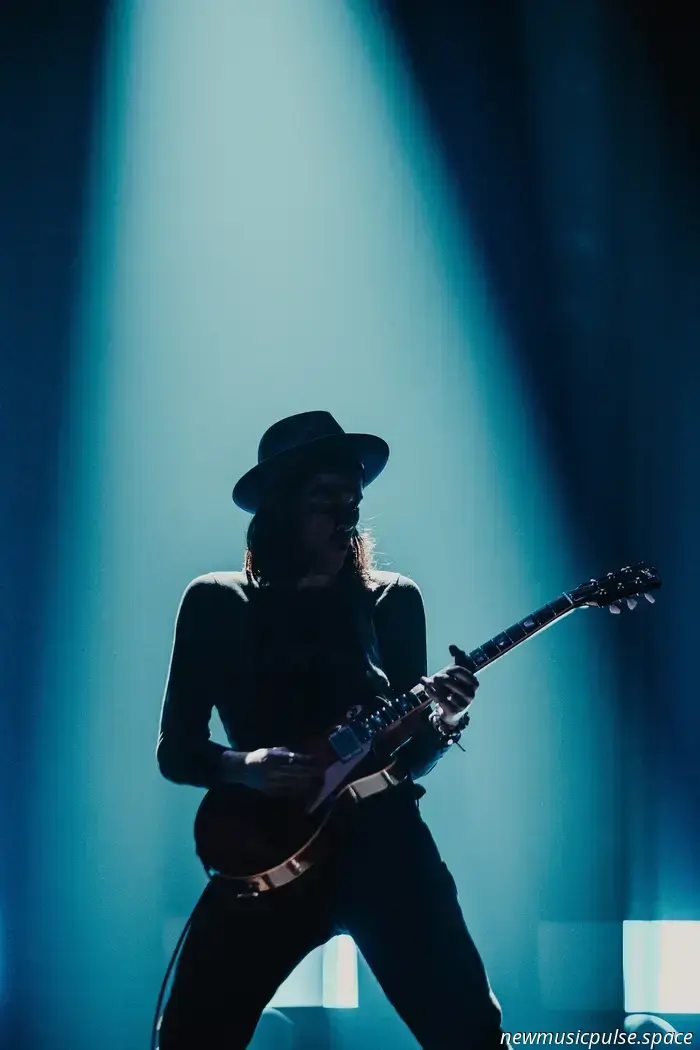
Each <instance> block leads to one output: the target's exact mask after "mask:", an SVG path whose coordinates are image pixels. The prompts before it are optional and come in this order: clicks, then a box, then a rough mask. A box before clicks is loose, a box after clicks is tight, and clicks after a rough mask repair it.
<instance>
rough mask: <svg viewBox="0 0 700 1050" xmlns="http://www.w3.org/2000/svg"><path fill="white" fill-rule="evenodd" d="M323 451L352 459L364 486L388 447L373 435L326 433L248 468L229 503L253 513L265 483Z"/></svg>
mask: <svg viewBox="0 0 700 1050" xmlns="http://www.w3.org/2000/svg"><path fill="white" fill-rule="evenodd" d="M324 454H328V455H329V456H331V455H334V454H342V455H346V456H351V457H352V458H353V459H356V460H357V461H358V463H360V464H361V465H362V469H363V471H364V485H365V487H367V485H370V484H371V483H372V482H373V481H374V480H375V478H377V477H378V476H379V475H380V474H381V472H382V471H383V470H384V467H385V466H386V464H387V460H388V459H389V446H388V445H387V443H386V441H384V439H383V438H380V437H376V436H375V435H374V434H330V435H327V436H325V437H320V438H315V439H314V440H313V441H308V442H306V443H305V444H304V445H298V446H297V447H295V448H290V449H286V450H285V451H284V452H278V453H277V455H275V456H270V458H269V459H267V460H265V462H264V463H258V464H257V466H255V467H253V468H252V469H251V470H249V471H248V472H247V473H246V474H244V475H243V477H242V478H240V479H239V480H238V481H237V482H236V485H235V486H234V489H233V502H234V503H235V504H236V506H237V507H240V508H241V510H245V511H247V512H248V513H249V514H255V512H256V510H257V509H258V507H259V506H260V501H261V499H262V496H263V493H264V491H265V487H266V484H267V482H269V481H270V480H271V479H272V478H274V477H278V476H279V474H280V473H283V472H284V470H285V469H287V468H290V467H292V466H293V465H295V464H297V463H303V462H304V460H306V459H309V458H311V457H313V458H314V459H316V458H317V457H318V456H323V455H324Z"/></svg>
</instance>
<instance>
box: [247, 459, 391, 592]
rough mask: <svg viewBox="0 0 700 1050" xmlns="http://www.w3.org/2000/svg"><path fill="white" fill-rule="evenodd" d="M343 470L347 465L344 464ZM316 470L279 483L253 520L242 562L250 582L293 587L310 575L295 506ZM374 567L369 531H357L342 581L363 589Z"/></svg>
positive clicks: (308, 466) (308, 469)
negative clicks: (301, 546) (307, 481)
mask: <svg viewBox="0 0 700 1050" xmlns="http://www.w3.org/2000/svg"><path fill="white" fill-rule="evenodd" d="M324 465H325V464H324ZM340 466H347V464H346V463H344V462H341V463H340ZM317 469H318V465H312V464H309V463H307V464H306V465H305V467H303V468H300V469H299V470H297V471H295V472H294V473H290V474H289V475H288V476H287V477H286V478H284V479H281V480H279V481H278V482H277V483H276V484H275V486H274V489H272V490H271V491H270V492H269V493H268V494H267V495H266V498H265V500H264V502H263V503H262V504H261V506H260V507H259V509H258V510H257V511H256V513H255V514H254V515H253V517H252V518H251V520H250V524H249V525H248V530H247V533H246V552H245V557H244V560H243V569H244V572H245V574H246V576H247V577H248V580H249V581H250V582H255V583H257V584H258V585H260V586H269V585H271V584H277V585H279V584H281V585H285V584H291V583H293V582H294V581H296V580H298V579H299V578H300V577H301V576H303V575H304V573H305V572H306V571H307V567H306V565H305V563H304V560H303V558H302V552H301V549H300V545H299V541H298V538H297V526H296V522H295V521H294V519H293V506H294V497H295V495H296V493H297V492H298V490H299V487H300V486H301V485H302V484H303V483H304V481H305V480H306V479H307V478H308V477H309V476H310V475H311V474H312V473H314V471H315V470H317ZM374 567H375V564H374V537H373V536H372V535H371V533H370V532H369V531H368V530H367V529H366V528H360V527H357V528H355V530H354V531H353V534H352V537H351V540H350V547H349V549H348V553H347V555H346V558H345V561H344V563H343V567H342V569H341V570H340V573H339V577H342V578H343V579H346V580H348V581H350V580H354V581H356V582H359V583H361V584H363V585H364V584H366V583H367V582H368V580H369V576H370V573H371V572H372V570H373V569H374Z"/></svg>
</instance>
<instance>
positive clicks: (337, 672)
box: [157, 412, 501, 1050]
mask: <svg viewBox="0 0 700 1050" xmlns="http://www.w3.org/2000/svg"><path fill="white" fill-rule="evenodd" d="M388 456H389V449H388V446H387V444H386V442H384V441H383V440H382V439H381V438H379V437H375V436H373V435H366V434H351V433H346V432H345V431H343V429H342V428H341V427H340V426H339V424H338V423H337V422H336V421H335V419H334V418H333V417H332V416H331V415H330V414H329V413H327V412H306V413H302V414H299V415H296V416H291V417H288V418H286V419H283V420H280V421H279V422H278V423H275V424H274V425H273V426H272V427H270V428H269V430H267V431H266V433H265V434H264V435H263V438H262V440H261V441H260V445H259V449H258V463H257V465H256V466H254V467H253V468H252V469H251V470H249V471H248V472H247V473H246V474H244V475H243V477H242V478H241V479H240V480H239V481H238V483H237V484H236V486H235V488H234V490H233V499H234V502H235V503H236V504H237V505H238V506H239V507H241V508H242V509H244V510H245V511H247V512H248V513H250V514H252V519H251V521H250V525H249V528H248V532H247V549H246V554H245V561H244V566H243V569H242V570H241V571H240V572H235V571H225V572H223V571H222V572H210V573H206V574H204V575H202V576H199V577H198V578H197V579H195V580H193V581H192V582H191V583H190V584H189V585H188V587H187V588H186V590H185V593H184V595H183V598H182V601H181V603H180V607H179V610H178V614H177V623H176V628H175V637H174V643H173V649H172V655H171V660H170V668H169V672H168V678H167V685H166V689H165V695H164V699H163V706H162V712H161V719H160V729H159V737H158V746H157V759H158V763H159V766H160V770H161V772H162V774H163V775H164V776H165V777H166V778H168V779H169V780H171V781H174V782H175V783H177V784H190V785H194V786H197V787H202V788H207V789H220V788H221V787H222V786H225V785H231V786H233V785H238V786H239V787H240V786H242V787H244V788H245V789H247V790H248V792H251V793H256V794H255V797H258V798H260V797H263V798H266V799H273V800H276V799H279V800H284V804H289V805H291V806H298V807H302V806H303V805H304V804H305V800H307V799H308V798H310V797H311V795H312V794H313V792H315V791H318V787H319V784H320V782H321V776H322V770H321V769H320V768H319V765H318V761H317V760H316V759H315V758H314V757H313V755H312V754H308V753H307V752H306V751H305V749H304V744H305V741H308V740H309V739H311V738H313V737H314V735H316V736H318V734H320V733H324V732H328V730H329V728H330V727H332V726H334V725H336V724H338V723H340V722H342V721H343V720H344V719H345V718H346V715H347V713H348V712H349V711H351V709H358V708H361V709H362V710H368V711H369V710H371V709H372V705H373V704H376V701H377V697H378V696H386V695H387V690H390V691H391V693H392V694H393V695H396V696H398V695H400V694H403V693H405V692H407V691H408V690H411V689H412V688H413V687H414V686H416V685H418V684H419V683H422V685H423V688H424V689H426V690H427V691H428V695H429V697H430V698H431V700H432V701H433V704H432V706H431V707H428V708H425V709H424V710H423V711H422V712H421V714H420V718H419V719H418V721H417V723H416V727H415V731H414V732H413V734H412V736H411V737H410V739H409V740H408V741H407V742H406V743H405V744H404V745H403V747H402V748H401V749H400V751H399V752H398V760H397V762H398V765H399V766H400V767H401V768H402V770H403V773H404V775H403V777H402V778H399V782H398V784H397V786H392V787H391V788H390V789H389V790H384V791H381V792H378V793H377V794H376V795H373V796H372V797H370V798H364V799H363V800H362V801H360V802H358V803H357V804H356V805H353V806H351V807H348V809H347V811H346V812H345V813H344V814H343V816H342V819H341V818H339V819H338V820H337V821H336V822H335V823H334V828H333V836H334V837H333V848H332V850H329V851H328V853H327V855H326V856H325V857H324V859H322V860H321V861H319V863H316V864H314V865H313V866H311V867H310V869H309V870H308V871H304V873H303V874H301V875H300V876H299V877H297V878H293V879H291V881H289V882H288V884H285V885H281V886H276V887H274V888H268V887H266V886H263V887H261V888H260V891H259V892H258V891H256V892H254V893H247V894H245V895H240V892H239V890H238V889H236V887H235V886H232V884H231V882H230V880H227V878H226V876H225V875H224V874H219V875H216V874H215V875H214V877H212V878H211V879H210V881H209V883H208V885H207V887H206V889H205V891H204V894H203V898H202V900H201V901H200V905H199V907H197V909H196V911H195V913H194V916H193V920H192V924H191V927H190V929H189V931H188V933H187V936H186V938H185V940H184V944H183V947H182V951H181V954H180V957H179V959H178V963H177V966H176V969H175V974H174V980H173V985H172V990H171V993H170V996H169V998H168V1001H167V1004H166V1008H165V1010H164V1014H163V1017H162V1024H161V1028H160V1048H161V1050H200V1048H202V1047H207V1046H212V1047H213V1046H217V1047H219V1046H220V1047H222V1048H223V1047H226V1048H227V1050H238V1048H243V1047H246V1046H248V1045H249V1044H250V1041H251V1039H252V1038H253V1035H254V1032H255V1029H256V1025H257V1024H258V1021H259V1019H260V1017H261V1015H262V1012H263V1010H264V1009H265V1007H266V1005H267V1004H268V1003H269V1002H270V1000H271V999H272V998H273V996H274V994H275V991H276V990H277V988H278V987H279V986H280V984H281V983H282V982H283V981H284V980H285V979H286V977H287V976H288V975H289V974H290V973H291V972H292V970H293V969H294V968H295V967H296V965H297V964H298V963H299V962H300V961H301V959H302V958H304V957H305V956H306V955H307V954H308V953H309V952H310V951H311V950H312V949H314V948H315V947H317V946H318V945H320V944H323V943H325V942H326V941H327V940H329V939H330V938H331V937H332V936H334V935H335V934H337V933H348V934H350V935H351V936H352V937H353V938H354V940H355V943H356V944H357V946H358V948H359V949H360V951H361V952H362V953H363V955H364V957H365V960H366V962H367V963H368V965H369V967H370V968H371V970H372V971H373V973H374V974H375V976H376V977H377V979H378V981H379V983H380V985H381V987H382V989H383V990H384V992H385V994H386V995H387V997H388V999H389V1000H390V1002H391V1003H392V1004H393V1006H394V1007H395V1009H396V1010H397V1012H398V1014H399V1015H400V1017H401V1018H402V1019H403V1021H404V1022H405V1023H406V1025H407V1026H408V1028H409V1029H410V1030H411V1031H412V1032H413V1034H414V1036H415V1038H416V1039H417V1040H418V1042H419V1043H420V1045H421V1046H423V1047H424V1048H427V1050H448V1048H449V1050H454V1047H455V1046H460V1047H462V1048H463V1050H470V1048H471V1050H492V1048H495V1047H497V1046H500V1045H501V1011H500V1007H499V1005H498V1002H497V1000H496V999H495V997H494V995H493V993H492V991H491V988H490V985H489V982H488V978H487V975H486V972H485V969H484V966H483V963H482V960H481V958H480V956H479V953H478V951H477V949H476V947H475V945H474V942H473V940H472V938H471V936H470V934H469V931H468V929H467V926H466V924H465V922H464V918H463V915H462V912H461V908H460V905H459V902H458V899H457V891H456V887H455V883H454V879H453V878H452V875H451V874H450V872H449V871H448V869H447V867H446V865H445V863H444V862H443V861H442V859H441V857H440V854H439V852H438V849H437V846H436V844H435V842H434V840H433V837H432V835H431V833H430V831H429V829H428V827H427V825H426V824H425V823H424V821H423V820H422V818H421V814H420V809H419V799H420V797H421V795H422V794H423V793H424V788H423V787H422V786H421V785H419V784H417V783H416V781H417V779H418V778H420V777H423V776H425V775H426V773H428V772H429V771H430V769H432V768H433V766H434V765H435V764H436V762H437V761H438V760H439V759H440V757H441V756H442V755H443V754H445V753H446V751H447V750H448V749H449V748H450V746H451V745H452V743H453V742H454V741H455V740H457V739H459V736H460V733H461V732H462V731H463V729H464V727H465V725H466V723H467V721H468V715H467V707H468V706H469V704H470V702H471V701H472V699H473V698H474V694H475V691H476V689H477V686H478V682H477V680H476V679H475V678H474V676H473V675H472V674H470V672H469V671H467V670H466V669H464V668H462V667H459V666H457V664H450V665H448V666H447V667H446V668H444V670H442V671H440V672H439V673H437V674H435V675H432V676H428V675H427V666H426V626H425V613H424V608H423V601H422V597H421V593H420V591H419V589H418V587H417V586H416V584H415V583H414V582H413V581H412V580H411V579H410V578H408V577H407V576H403V575H401V574H399V573H395V572H382V571H378V570H377V569H376V568H375V567H374V565H373V559H372V543H371V540H370V537H369V536H368V535H367V533H366V532H364V531H362V530H360V528H359V509H360V503H361V500H362V495H363V491H364V489H365V488H366V487H367V486H368V485H370V484H371V483H372V482H373V481H374V480H375V479H376V478H377V477H378V476H379V475H380V473H381V472H382V470H383V469H384V467H385V465H386V463H387V460H388ZM214 708H216V709H217V710H218V713H219V716H220V718H221V722H222V724H223V726H224V729H225V732H226V735H227V738H228V742H227V743H218V742H214V741H212V740H211V739H210V734H209V721H210V717H211V713H212V710H213V709H214ZM251 797H252V796H251ZM264 832H265V829H264V828H261V829H260V834H261V835H264Z"/></svg>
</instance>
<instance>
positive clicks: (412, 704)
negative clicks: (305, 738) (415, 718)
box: [332, 593, 578, 758]
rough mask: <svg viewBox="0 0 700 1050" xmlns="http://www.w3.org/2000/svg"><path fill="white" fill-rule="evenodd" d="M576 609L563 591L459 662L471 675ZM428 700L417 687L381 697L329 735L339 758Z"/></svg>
mask: <svg viewBox="0 0 700 1050" xmlns="http://www.w3.org/2000/svg"><path fill="white" fill-rule="evenodd" d="M576 608H578V605H577V604H576V603H575V602H574V601H573V599H572V598H571V597H570V596H569V595H568V594H566V593H564V594H562V595H560V596H559V597H558V598H557V599H556V601H553V602H550V603H549V604H548V605H543V606H542V608H541V609H538V610H537V611H536V612H534V613H531V614H530V615H529V616H526V617H525V619H524V620H518V622H517V623H514V624H512V625H511V626H510V627H508V628H507V629H506V630H505V631H501V633H500V634H497V635H496V636H495V637H494V638H489V640H488V642H484V644H483V645H479V646H477V648H476V649H472V651H471V652H470V653H468V654H467V657H466V660H462V661H460V663H461V664H462V665H463V666H464V667H466V668H467V669H468V670H469V671H471V672H472V674H476V672H477V671H483V669H484V667H487V666H488V665H489V664H492V663H493V662H494V660H498V659H499V657H501V656H503V655H504V654H505V653H508V652H510V650H511V649H514V648H515V646H516V645H521V644H522V643H523V642H526V641H527V639H528V638H532V637H534V635H536V634H538V633H539V632H540V631H543V630H545V628H547V627H550V626H551V625H552V624H553V623H555V622H556V621H557V620H560V619H561V618H562V617H564V616H567V615H568V614H569V613H571V612H573V611H574V609H576ZM430 702H431V701H430V699H429V697H428V694H427V693H426V691H425V690H424V689H420V688H416V689H413V690H411V691H410V692H408V693H403V695H402V696H398V697H395V698H393V699H392V698H388V699H383V700H382V701H381V703H380V704H379V706H378V708H377V710H376V711H374V712H373V713H372V714H369V715H364V716H360V717H358V718H353V719H352V720H351V721H350V722H348V723H347V724H346V725H345V726H343V727H342V728H340V729H338V730H336V731H335V732H334V733H333V734H332V746H333V747H334V749H335V750H336V751H337V753H338V754H339V755H340V756H341V758H346V757H350V756H351V755H352V754H354V753H355V752H356V748H357V747H358V746H361V745H364V744H367V743H368V742H369V741H371V740H373V739H374V738H375V737H376V736H377V735H378V734H379V733H382V732H384V731H385V730H388V729H392V728H393V727H394V726H396V725H398V723H399V722H400V721H402V719H404V718H405V717H406V716H407V715H409V714H411V713H412V712H414V711H417V710H418V709H419V708H421V707H427V706H428V705H429V704H430Z"/></svg>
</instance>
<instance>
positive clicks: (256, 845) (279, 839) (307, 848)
mask: <svg viewBox="0 0 700 1050" xmlns="http://www.w3.org/2000/svg"><path fill="white" fill-rule="evenodd" d="M348 767H349V768H348ZM402 779H404V778H403V777H402V776H400V775H399V774H398V773H397V772H396V770H395V766H394V764H393V763H389V764H386V763H382V762H381V761H379V760H377V759H376V758H375V756H374V755H373V753H372V752H369V753H367V754H363V755H361V756H356V760H355V761H352V760H350V761H346V762H344V763H343V762H338V761H336V762H334V763H331V764H330V765H329V766H328V767H327V768H326V777H325V783H324V788H323V789H322V791H321V793H320V795H319V796H318V798H317V799H316V800H315V802H314V803H313V804H312V805H311V806H308V805H307V806H304V804H303V803H300V802H298V801H296V800H290V799H285V798H273V797H271V796H268V795H264V794H263V793H262V792H260V791H256V790H254V789H253V788H247V787H243V786H241V785H237V784H235V785H234V784H232V785H225V786H221V787H216V788H212V789H210V790H209V791H208V792H207V794H206V795H205V796H204V798H203V799H202V802H201V803H200V806H199V809H198V810H197V815H196V818H195V825H194V837H195V847H196V851H197V855H198V857H199V859H200V860H201V862H202V864H203V865H204V867H205V868H206V870H207V871H208V873H209V874H211V875H219V876H223V877H224V878H226V879H227V881H229V882H231V883H233V885H234V887H235V888H236V889H237V890H238V891H239V893H240V895H250V894H257V893H261V892H265V891H267V890H273V889H277V888H279V887H280V886H283V885H286V884H287V883H289V882H293V881H294V880H295V879H297V878H299V876H300V875H303V874H304V872H305V871H308V870H309V869H310V868H311V867H312V866H314V865H315V864H317V863H318V862H319V861H320V860H322V859H323V858H324V857H325V856H327V855H328V851H329V848H330V846H331V836H330V834H329V824H330V822H331V821H332V820H334V819H335V818H336V817H337V816H338V815H339V814H340V813H341V812H342V810H343V809H345V808H346V807H349V806H352V805H354V804H355V803H357V802H359V801H361V800H362V799H364V798H367V797H369V796H370V795H374V794H377V793H378V792H380V791H385V790H387V789H388V788H391V787H394V786H396V785H397V784H399V783H400V782H401V780H402Z"/></svg>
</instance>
